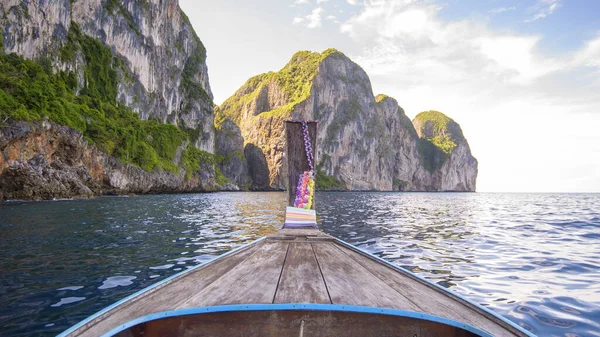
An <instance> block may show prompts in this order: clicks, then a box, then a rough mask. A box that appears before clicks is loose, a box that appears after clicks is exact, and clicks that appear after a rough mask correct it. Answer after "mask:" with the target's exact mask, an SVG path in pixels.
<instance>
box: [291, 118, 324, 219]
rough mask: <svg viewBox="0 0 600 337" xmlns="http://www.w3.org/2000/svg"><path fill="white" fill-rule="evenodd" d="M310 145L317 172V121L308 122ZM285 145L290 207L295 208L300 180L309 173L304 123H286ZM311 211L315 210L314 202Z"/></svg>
mask: <svg viewBox="0 0 600 337" xmlns="http://www.w3.org/2000/svg"><path fill="white" fill-rule="evenodd" d="M307 124H308V135H309V138H310V145H311V147H312V149H313V156H314V158H313V166H314V169H315V175H316V174H317V173H316V170H317V121H307ZM285 144H286V151H285V154H286V157H287V164H288V206H294V201H295V200H296V188H297V187H298V178H299V177H300V174H302V173H304V171H309V170H310V167H309V166H308V160H307V159H306V151H305V148H304V135H303V132H302V121H285ZM311 209H315V202H314V200H313V203H312V206H311Z"/></svg>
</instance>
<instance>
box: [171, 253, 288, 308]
mask: <svg viewBox="0 0 600 337" xmlns="http://www.w3.org/2000/svg"><path fill="white" fill-rule="evenodd" d="M288 246H289V243H288V242H285V241H267V242H265V243H263V244H262V245H261V247H259V249H258V250H256V251H255V252H254V254H252V255H251V256H250V257H248V258H247V259H246V260H244V261H243V262H242V263H240V264H239V265H237V266H236V267H234V268H233V269H231V270H230V271H229V272H228V273H226V274H224V275H222V276H221V277H220V278H219V279H217V280H216V281H215V282H213V283H212V284H211V285H209V286H208V287H206V288H204V289H203V290H202V291H200V292H199V293H198V294H196V295H195V296H193V297H192V298H190V299H189V300H188V301H186V302H185V303H183V304H182V305H180V306H179V307H178V308H177V309H183V308H194V307H201V306H209V305H224V304H240V303H272V302H273V298H274V297H275V291H276V290H277V283H278V282H279V277H280V276H281V270H282V268H283V262H284V261H285V256H286V253H287V249H288Z"/></svg>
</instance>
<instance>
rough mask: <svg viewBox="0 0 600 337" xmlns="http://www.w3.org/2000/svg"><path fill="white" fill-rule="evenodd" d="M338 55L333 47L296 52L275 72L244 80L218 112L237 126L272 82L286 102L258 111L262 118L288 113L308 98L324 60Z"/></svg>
mask: <svg viewBox="0 0 600 337" xmlns="http://www.w3.org/2000/svg"><path fill="white" fill-rule="evenodd" d="M338 53H340V52H339V51H337V50H335V49H333V48H330V49H327V50H325V51H324V52H323V53H315V52H310V51H299V52H297V53H295V54H294V56H292V59H291V60H290V62H288V63H287V64H286V65H285V66H284V67H283V68H282V69H281V70H279V71H278V72H268V73H264V74H260V75H257V76H254V77H252V78H250V79H249V80H247V81H246V83H245V84H244V85H243V86H242V87H241V88H240V89H239V90H238V91H237V92H236V93H235V94H234V95H233V96H231V97H230V98H228V99H227V100H226V101H225V102H223V104H222V105H221V107H220V108H221V111H223V113H224V114H226V115H227V116H228V117H230V118H231V119H232V120H233V121H235V122H236V124H238V125H239V124H240V121H241V117H242V116H241V115H242V111H243V110H244V107H248V106H249V105H250V104H252V102H253V101H254V100H255V99H256V98H257V97H258V96H259V94H260V93H261V91H262V90H263V87H265V86H268V85H269V84H270V83H273V84H276V85H277V86H278V88H279V89H280V90H281V91H282V92H283V94H284V95H285V99H286V102H287V103H286V104H284V105H282V106H280V107H278V108H276V109H272V110H269V111H261V113H266V114H261V115H263V117H269V116H281V115H285V114H289V113H291V112H292V111H293V110H294V107H295V106H296V105H297V104H298V103H300V102H302V101H304V100H306V99H307V98H308V97H309V96H310V90H311V88H312V81H313V78H314V77H315V75H316V74H317V70H318V68H319V64H321V62H322V61H323V60H325V59H326V58H327V57H329V56H331V55H334V54H338Z"/></svg>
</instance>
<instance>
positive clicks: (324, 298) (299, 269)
mask: <svg viewBox="0 0 600 337" xmlns="http://www.w3.org/2000/svg"><path fill="white" fill-rule="evenodd" d="M273 303H331V300H330V299H329V295H328V294H327V287H326V285H325V281H324V280H323V275H321V271H320V269H319V266H318V264H317V260H316V259H315V256H314V252H313V248H312V245H311V244H310V243H308V242H302V243H290V248H289V250H288V254H287V258H286V259H285V264H284V266H283V272H282V273H281V279H280V280H279V286H278V287H277V293H276V294H275V300H274V301H273Z"/></svg>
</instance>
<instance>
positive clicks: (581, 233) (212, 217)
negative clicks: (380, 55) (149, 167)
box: [0, 193, 600, 337]
mask: <svg viewBox="0 0 600 337" xmlns="http://www.w3.org/2000/svg"><path fill="white" fill-rule="evenodd" d="M284 206H285V194H284V193H215V194H183V195H150V196H136V197H102V198H96V199H92V200H65V201H52V202H12V203H6V204H0V335H1V336H53V335H56V334H57V333H59V332H61V331H63V330H65V329H66V328H68V327H69V326H71V325H73V324H75V323H77V322H78V321H80V320H82V319H84V318H85V317H87V316H89V315H91V314H93V313H94V312H96V311H98V310H100V309H102V308H104V307H106V306H108V305H110V304H111V303H113V302H115V301H117V300H119V299H121V298H123V297H125V296H127V295H129V294H131V293H133V292H136V291H138V290H140V289H142V288H144V287H147V286H149V285H151V284H153V283H155V282H157V281H159V280H161V279H164V278H166V277H168V276H170V275H173V274H175V273H177V272H180V271H182V270H184V269H186V268H189V267H191V266H194V265H197V264H199V263H203V262H206V261H209V260H211V259H213V258H215V257H216V256H218V255H220V254H222V253H224V252H226V251H228V250H230V249H232V248H235V247H238V246H240V245H242V244H245V243H248V242H251V241H252V240H254V239H257V238H259V237H261V236H264V235H265V234H269V233H273V232H275V231H276V230H278V229H279V228H280V227H281V224H282V221H283V209H284ZM317 210H318V213H319V218H320V219H319V222H320V224H321V228H322V229H323V230H324V231H325V232H327V233H329V234H332V235H334V236H336V237H338V238H340V239H342V240H345V241H347V242H350V243H352V244H354V245H356V246H358V247H360V248H361V249H364V250H367V251H369V252H371V253H373V254H376V255H378V256H380V257H382V258H384V259H386V260H388V261H391V262H392V263H394V264H396V265H398V266H401V267H404V268H407V269H409V270H411V271H413V272H415V273H417V274H419V275H421V276H423V277H425V278H427V279H429V280H431V281H433V282H436V283H438V284H440V285H442V286H444V287H448V288H450V289H452V290H453V291H455V292H457V293H460V294H462V295H464V296H466V297H467V298H469V299H471V300H473V301H475V302H477V303H480V304H482V305H484V306H487V307H489V308H491V309H492V310H494V311H496V312H498V313H500V314H501V315H503V316H505V317H507V318H508V319H510V320H512V321H514V322H517V324H519V325H521V326H523V327H525V328H526V329H528V330H530V331H532V332H534V333H535V334H537V335H538V336H565V337H575V336H600V195H599V194H486V193H477V194H443V193H441V194H430V193H320V194H318V195H317Z"/></svg>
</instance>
